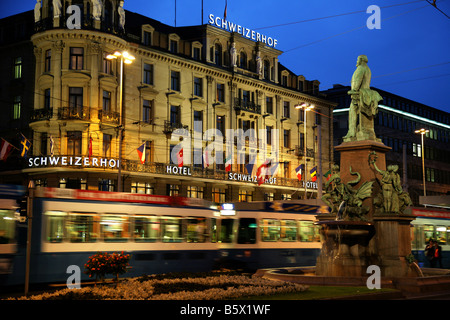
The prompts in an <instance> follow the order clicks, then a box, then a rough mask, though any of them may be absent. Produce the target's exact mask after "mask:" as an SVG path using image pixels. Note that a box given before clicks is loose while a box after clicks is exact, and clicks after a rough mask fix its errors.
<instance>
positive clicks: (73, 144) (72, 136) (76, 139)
mask: <svg viewBox="0 0 450 320" xmlns="http://www.w3.org/2000/svg"><path fill="white" fill-rule="evenodd" d="M67 154H68V155H75V156H79V155H81V131H67Z"/></svg>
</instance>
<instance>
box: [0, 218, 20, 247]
mask: <svg viewBox="0 0 450 320" xmlns="http://www.w3.org/2000/svg"><path fill="white" fill-rule="evenodd" d="M15 232H16V217H15V210H4V209H0V233H1V234H2V244H6V243H14V242H15V241H16V237H15Z"/></svg>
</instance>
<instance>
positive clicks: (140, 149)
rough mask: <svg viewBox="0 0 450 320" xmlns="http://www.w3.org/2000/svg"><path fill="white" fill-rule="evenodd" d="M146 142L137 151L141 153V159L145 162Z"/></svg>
mask: <svg viewBox="0 0 450 320" xmlns="http://www.w3.org/2000/svg"><path fill="white" fill-rule="evenodd" d="M145 144H146V143H145V142H144V143H143V144H142V145H141V146H140V147H139V148H137V153H138V155H139V160H141V163H142V164H144V163H145Z"/></svg>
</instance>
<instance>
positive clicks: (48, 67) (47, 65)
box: [44, 49, 52, 72]
mask: <svg viewBox="0 0 450 320" xmlns="http://www.w3.org/2000/svg"><path fill="white" fill-rule="evenodd" d="M51 70H52V50H50V49H48V50H46V51H45V64H44V72H50V71H51Z"/></svg>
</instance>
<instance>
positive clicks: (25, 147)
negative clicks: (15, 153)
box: [20, 133, 31, 158]
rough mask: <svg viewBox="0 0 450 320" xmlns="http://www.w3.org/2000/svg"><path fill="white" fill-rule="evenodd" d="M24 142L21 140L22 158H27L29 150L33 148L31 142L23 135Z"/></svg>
mask: <svg viewBox="0 0 450 320" xmlns="http://www.w3.org/2000/svg"><path fill="white" fill-rule="evenodd" d="M21 135H22V140H20V156H21V157H22V158H25V157H26V156H27V153H28V150H29V149H30V147H31V142H30V140H28V139H27V138H26V137H25V136H24V135H23V134H22V133H21Z"/></svg>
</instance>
